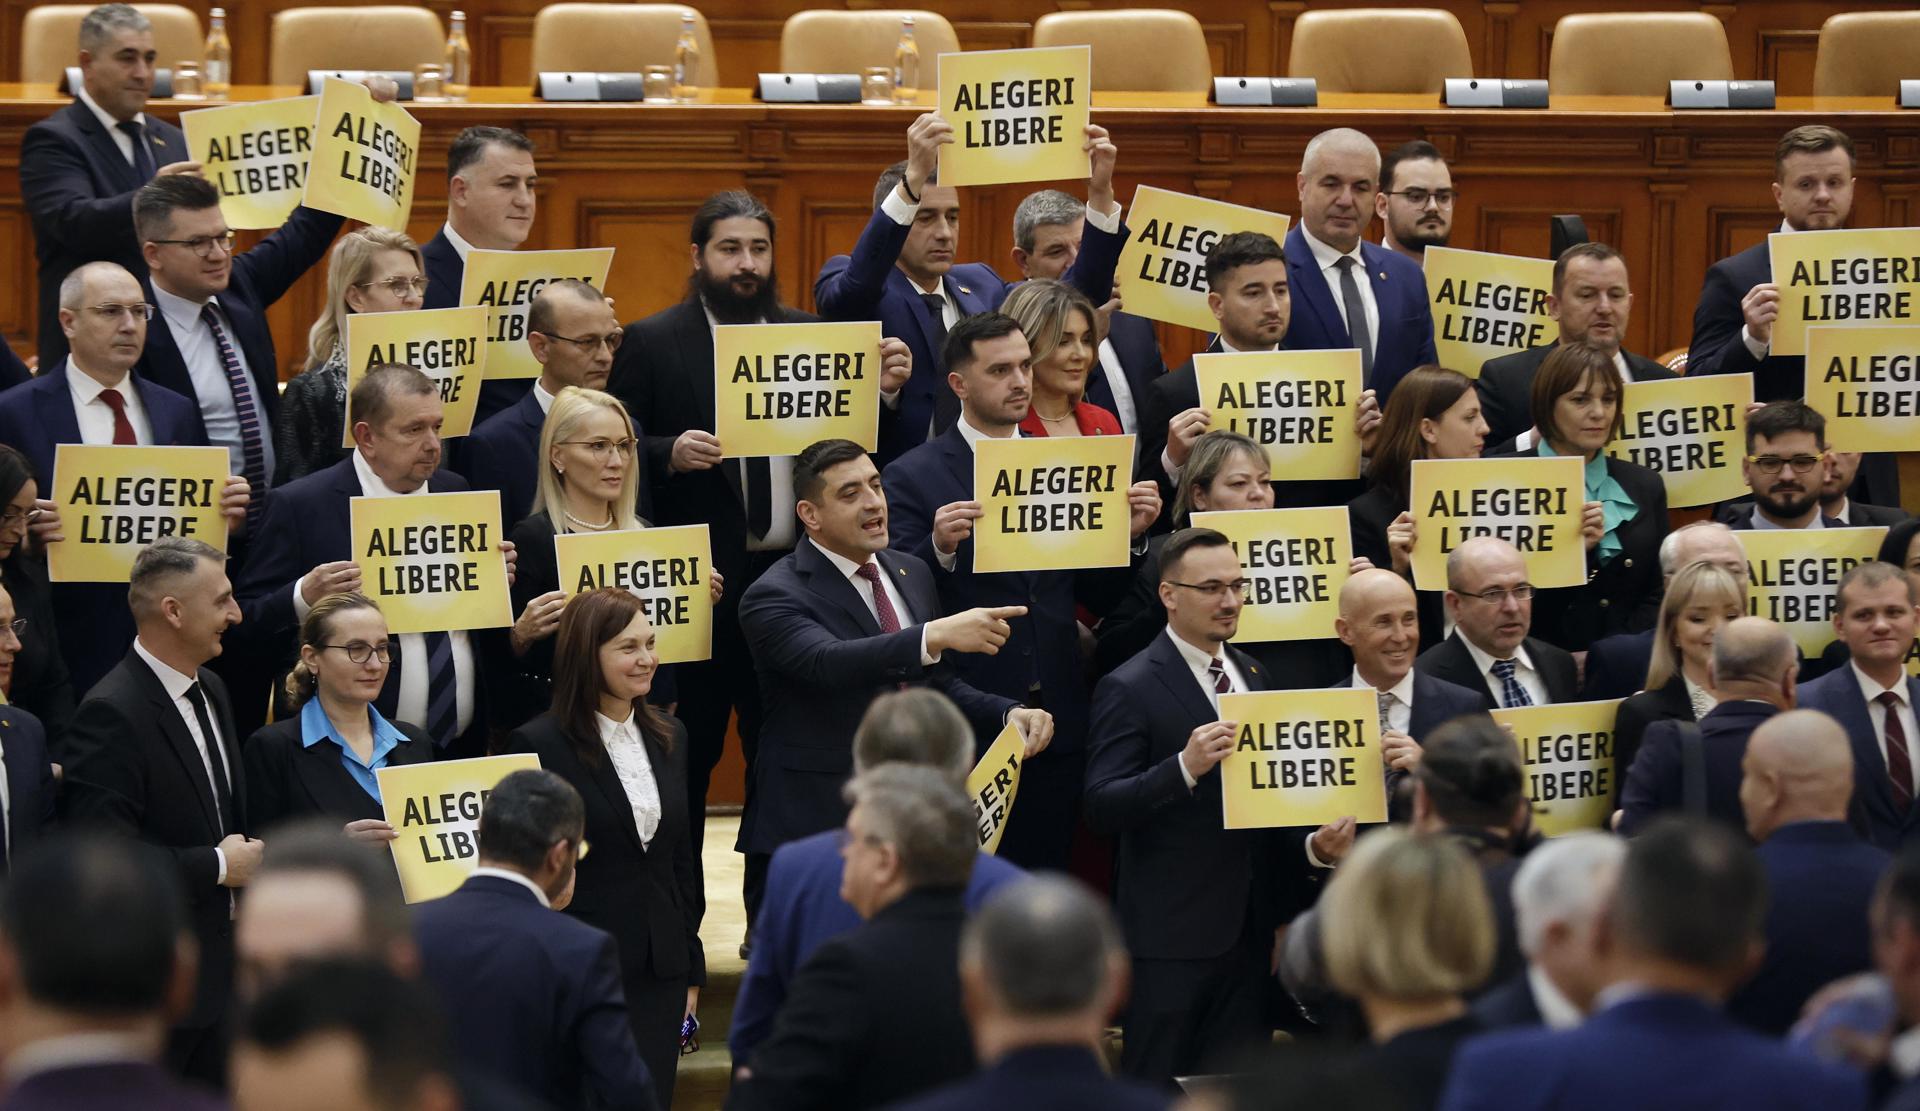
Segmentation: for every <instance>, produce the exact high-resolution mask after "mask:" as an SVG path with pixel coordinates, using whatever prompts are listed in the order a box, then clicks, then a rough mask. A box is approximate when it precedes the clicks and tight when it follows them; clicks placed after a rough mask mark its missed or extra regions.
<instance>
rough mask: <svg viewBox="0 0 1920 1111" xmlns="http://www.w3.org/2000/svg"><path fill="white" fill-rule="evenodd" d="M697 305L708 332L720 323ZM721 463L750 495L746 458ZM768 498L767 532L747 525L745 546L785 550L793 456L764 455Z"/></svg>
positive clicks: (794, 532)
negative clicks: (760, 532) (733, 471)
mask: <svg viewBox="0 0 1920 1111" xmlns="http://www.w3.org/2000/svg"><path fill="white" fill-rule="evenodd" d="M700 307H701V310H702V311H704V312H705V313H706V314H707V331H708V332H709V333H711V332H712V331H713V329H715V328H717V327H719V326H720V321H719V320H717V319H715V317H714V315H713V310H712V309H710V308H707V307H706V303H705V302H702V303H701V306H700ZM766 322H767V321H766V318H764V317H762V318H761V319H760V320H759V321H758V323H761V324H765V323H766ZM882 396H883V397H884V396H885V395H884V394H883V395H882ZM893 396H894V402H895V404H898V402H899V396H900V394H899V391H898V390H895V391H894V394H893ZM720 465H721V466H722V467H737V468H739V471H740V497H741V498H742V500H743V501H744V500H745V499H747V498H750V497H751V496H752V491H751V487H752V484H753V478H752V474H751V472H749V471H748V470H747V465H746V460H744V459H723V460H721V461H720ZM767 500H768V501H769V502H771V503H772V505H773V516H772V517H771V518H770V520H771V523H770V524H769V525H768V526H767V534H766V535H765V536H761V537H755V536H754V535H753V531H752V530H751V529H749V530H748V531H747V550H748V551H750V552H784V551H788V550H790V549H792V547H793V545H794V542H795V541H796V540H797V539H799V536H800V522H799V518H797V517H795V516H794V512H793V507H794V502H795V501H796V500H797V498H796V497H795V495H794V492H793V456H791V455H770V456H768V457H767Z"/></svg>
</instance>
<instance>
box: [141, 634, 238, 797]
mask: <svg viewBox="0 0 1920 1111" xmlns="http://www.w3.org/2000/svg"><path fill="white" fill-rule="evenodd" d="M127 666H128V667H129V668H130V669H131V670H132V673H133V675H134V677H135V681H136V682H138V683H139V684H140V685H141V687H142V688H143V689H144V690H145V691H146V692H147V699H148V701H149V702H150V703H151V704H152V707H153V716H154V720H155V721H156V722H158V723H159V725H160V734H161V736H163V737H165V738H166V741H167V747H168V748H169V749H171V750H172V751H173V755H174V758H175V759H177V760H179V761H180V767H181V769H182V770H183V771H185V772H186V773H187V781H188V782H190V783H192V784H193V795H194V797H195V798H196V799H198V800H199V801H200V812H201V813H202V814H203V815H205V816H206V819H207V828H209V829H211V830H213V831H214V832H215V833H216V834H220V833H224V832H225V830H224V828H223V827H222V826H221V824H220V809H219V807H218V806H217V805H215V803H214V800H213V783H212V781H211V780H209V779H208V778H207V764H206V761H205V760H203V759H202V758H201V756H200V746H198V745H196V744H194V743H193V734H191V733H189V732H187V723H186V719H185V718H182V717H181V716H180V708H179V707H178V706H177V705H175V704H174V701H173V699H172V698H170V697H168V695H167V688H166V686H165V684H163V683H161V682H160V677H159V676H158V675H155V674H154V673H153V668H151V667H149V666H147V661H145V660H143V659H141V658H140V656H139V655H138V653H135V652H132V651H129V652H128V659H127ZM209 705H211V703H209ZM238 824H239V823H238V822H237V821H236V822H235V827H236V828H238Z"/></svg>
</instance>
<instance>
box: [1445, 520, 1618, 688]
mask: <svg viewBox="0 0 1920 1111" xmlns="http://www.w3.org/2000/svg"><path fill="white" fill-rule="evenodd" d="M1446 605H1447V616H1448V617H1449V618H1451V619H1452V620H1453V633H1452V634H1451V635H1450V636H1448V637H1447V639H1445V640H1443V641H1441V642H1440V643H1439V644H1436V645H1434V646H1433V647H1432V648H1429V649H1427V650H1426V651H1425V652H1422V653H1421V654H1420V660H1419V662H1418V663H1417V664H1415V665H1414V666H1415V667H1416V668H1417V669H1418V670H1420V671H1421V672H1423V673H1425V674H1427V675H1431V676H1433V677H1434V678H1436V679H1445V680H1446V681H1447V682H1449V683H1453V684H1455V685H1456V686H1462V687H1466V688H1467V689H1469V690H1476V691H1477V690H1481V689H1485V690H1486V692H1487V693H1488V694H1489V695H1491V696H1492V698H1493V704H1494V705H1495V706H1496V707H1507V708H1512V707H1515V706H1546V705H1549V704H1551V703H1555V702H1572V701H1573V700H1574V699H1576V698H1577V697H1579V693H1580V678H1579V668H1578V667H1577V666H1576V665H1575V664H1574V662H1573V655H1572V653H1570V652H1568V651H1567V650H1566V649H1564V648H1558V647H1555V646H1554V645H1551V644H1548V643H1547V642H1546V641H1544V640H1538V639H1535V638H1534V637H1531V636H1528V635H1527V634H1528V632H1529V631H1531V629H1532V628H1533V584H1532V583H1531V582H1529V581H1528V580H1527V558H1526V557H1525V556H1523V555H1521V554H1520V550H1519V549H1518V548H1515V547H1514V546H1513V545H1512V544H1510V543H1508V542H1507V541H1505V540H1502V539H1500V538H1499V537H1497V536H1476V537H1474V538H1473V539H1472V540H1469V541H1467V542H1466V543H1464V544H1462V545H1460V546H1459V547H1457V548H1455V549H1454V550H1453V551H1451V552H1448V553H1447V593H1446Z"/></svg>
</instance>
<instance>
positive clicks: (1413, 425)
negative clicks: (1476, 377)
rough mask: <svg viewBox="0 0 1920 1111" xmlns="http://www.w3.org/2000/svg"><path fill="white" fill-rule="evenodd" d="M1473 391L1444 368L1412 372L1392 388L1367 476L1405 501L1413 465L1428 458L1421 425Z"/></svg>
mask: <svg viewBox="0 0 1920 1111" xmlns="http://www.w3.org/2000/svg"><path fill="white" fill-rule="evenodd" d="M1472 389H1473V379H1471V378H1468V377H1467V376H1466V375H1464V374H1462V373H1460V372H1459V371H1457V370H1448V369H1447V368H1446V367H1443V366H1433V365H1431V364H1429V365H1427V366H1420V367H1415V368H1413V371H1412V372H1411V373H1409V374H1408V375H1407V376H1406V377H1405V378H1402V379H1400V383H1399V384H1398V385H1396V386H1395V387H1394V388H1393V393H1392V395H1391V396H1389V397H1388V398H1387V407H1386V409H1385V410H1383V411H1382V412H1381V414H1380V436H1379V438H1378V439H1377V440H1376V441H1375V442H1374V447H1373V463H1372V464H1371V465H1370V466H1369V467H1368V473H1369V474H1371V475H1372V476H1373V481H1374V483H1375V484H1376V485H1378V486H1382V487H1385V488H1386V490H1387V492H1388V493H1390V494H1393V495H1394V496H1395V497H1397V498H1399V499H1400V500H1401V501H1403V502H1404V501H1405V500H1406V499H1407V494H1408V484H1409V482H1411V481H1412V475H1413V461H1414V460H1415V459H1425V458H1426V457H1427V441H1426V440H1425V438H1423V437H1422V436H1421V435H1420V422H1421V421H1423V420H1439V419H1440V418H1441V417H1442V416H1443V415H1445V413H1446V411H1447V410H1448V409H1451V408H1453V407H1454V405H1455V404H1456V403H1458V402H1459V400H1460V399H1461V398H1463V397H1465V396H1466V395H1467V393H1468V392H1469V391H1471V390H1472Z"/></svg>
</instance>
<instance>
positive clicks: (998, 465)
mask: <svg viewBox="0 0 1920 1111" xmlns="http://www.w3.org/2000/svg"><path fill="white" fill-rule="evenodd" d="M1132 484H1133V437H1132V436H1075V437H1064V438H1049V437H1031V438H1030V437H1017V438H1013V437H1010V438H1008V439H1004V440H1000V439H991V438H989V439H983V440H981V441H979V442H978V443H976V444H974V446H973V496H974V500H976V501H978V502H979V503H980V508H981V510H982V512H983V514H984V515H983V516H982V517H981V518H980V519H979V520H977V521H975V522H974V524H973V569H974V570H975V571H979V572H989V571H1066V570H1073V569H1076V568H1081V567H1125V566H1126V565H1127V553H1128V550H1129V549H1130V548H1131V547H1132V543H1133V539H1132V513H1131V511H1130V510H1129V509H1128V506H1127V488H1128V487H1129V486H1131V485H1132Z"/></svg>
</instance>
